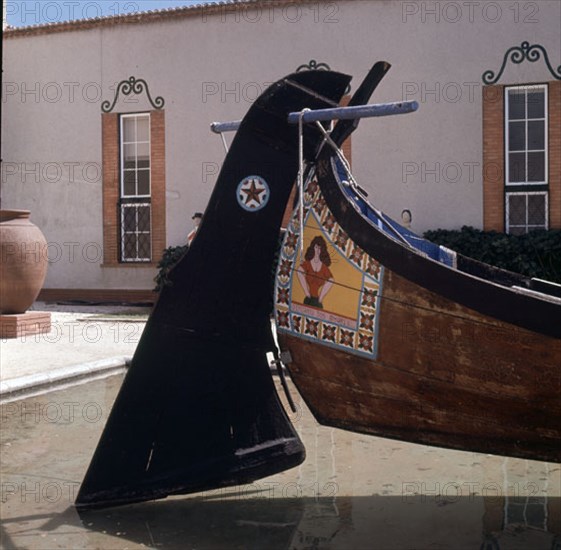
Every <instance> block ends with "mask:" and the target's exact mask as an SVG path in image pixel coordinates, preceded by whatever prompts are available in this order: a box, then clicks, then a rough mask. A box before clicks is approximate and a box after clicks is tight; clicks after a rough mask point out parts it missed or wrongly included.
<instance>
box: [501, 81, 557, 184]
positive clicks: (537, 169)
mask: <svg viewBox="0 0 561 550" xmlns="http://www.w3.org/2000/svg"><path fill="white" fill-rule="evenodd" d="M505 118H506V121H505V130H506V143H505V151H506V154H507V158H506V163H505V164H506V175H507V177H506V184H507V185H521V184H525V185H540V184H541V185H545V184H547V86H545V85H535V86H516V87H508V88H506V97H505Z"/></svg>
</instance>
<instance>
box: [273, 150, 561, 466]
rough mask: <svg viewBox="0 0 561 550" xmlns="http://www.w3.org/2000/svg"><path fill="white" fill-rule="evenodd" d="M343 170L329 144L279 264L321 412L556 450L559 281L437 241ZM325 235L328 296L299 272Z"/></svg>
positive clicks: (294, 338)
mask: <svg viewBox="0 0 561 550" xmlns="http://www.w3.org/2000/svg"><path fill="white" fill-rule="evenodd" d="M343 172H344V171H343V170H342V168H341V165H340V162H339V161H338V160H337V159H336V157H335V154H334V153H333V151H329V150H324V151H323V152H322V155H321V156H320V158H319V159H318V162H317V164H316V176H315V178H314V179H312V180H311V182H310V184H309V186H308V188H307V190H306V193H305V195H304V197H305V198H304V208H305V222H304V235H303V240H304V244H303V247H302V246H301V243H300V239H301V238H302V236H301V234H300V229H299V219H298V213H297V212H295V214H294V216H293V218H292V222H291V224H290V225H289V228H288V231H287V235H286V237H285V240H284V244H283V247H282V249H281V258H280V263H279V270H278V273H277V289H276V321H277V330H278V333H279V341H280V344H281V349H282V350H283V351H284V352H289V354H290V356H291V361H290V363H289V364H288V365H287V366H288V368H289V370H290V373H291V375H292V378H293V380H294V382H295V384H296V386H297V387H298V389H299V391H300V393H301V394H302V396H303V397H304V399H305V400H306V402H307V404H308V406H309V407H310V409H311V410H312V412H313V413H314V415H315V416H316V418H317V419H318V421H319V422H320V423H322V424H326V425H331V426H335V427H339V428H343V429H347V430H351V431H356V432H361V433H368V434H373V435H379V436H383V437H390V438H396V439H401V440H406V441H411V442H416V443H423V444H429V445H436V446H440V447H449V448H454V449H462V450H471V451H478V452H487V453H493V454H499V455H507V456H515V457H522V458H530V459H536V460H545V461H553V462H560V461H561V323H560V322H559V320H560V319H561V299H560V298H559V297H557V296H556V295H555V294H556V292H557V288H556V285H553V284H552V285H547V284H546V285H545V289H551V293H549V294H547V293H544V292H539V291H536V290H535V289H532V286H533V282H532V280H530V279H529V278H526V277H523V276H520V275H517V274H514V273H509V272H505V271H503V270H498V269H496V268H492V267H491V266H486V265H485V264H479V263H478V262H474V261H472V260H470V259H468V258H465V257H462V256H460V255H456V254H455V253H453V252H452V251H442V250H440V249H439V247H437V246H436V245H433V244H432V243H428V242H427V241H424V240H423V239H421V238H420V237H417V236H415V235H414V234H412V233H411V232H409V231H408V230H406V229H405V228H402V227H401V226H399V225H398V224H397V223H396V222H394V221H393V220H390V219H389V218H388V217H387V216H384V215H383V214H382V213H380V212H378V211H376V210H375V209H374V208H373V207H372V206H371V205H369V204H368V202H367V201H366V199H365V198H364V197H362V196H361V195H360V192H359V191H358V190H357V189H356V188H354V187H353V186H352V185H350V184H349V183H348V182H346V181H344V179H343V177H342V175H341V174H343ZM343 176H344V174H343ZM318 237H321V238H322V239H324V241H325V243H326V245H327V251H328V254H329V256H330V258H331V266H330V268H329V269H330V275H331V281H330V282H331V285H332V286H331V288H330V290H329V291H328V293H327V294H326V295H325V297H324V299H323V303H321V305H320V307H318V305H317V304H316V305H311V306H310V305H306V304H305V292H306V290H305V289H304V288H303V285H302V283H301V281H300V280H299V278H298V277H297V276H296V275H295V273H297V272H298V270H299V269H301V268H300V267H299V266H301V265H302V254H301V252H300V249H301V248H303V250H306V249H307V248H308V247H309V245H310V243H311V242H312V240H313V239H314V238H318ZM431 256H432V257H431ZM476 273H478V274H479V276H478V275H476ZM484 277H487V278H484ZM541 288H542V289H543V288H544V287H543V286H542V287H541Z"/></svg>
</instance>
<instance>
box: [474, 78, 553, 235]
mask: <svg viewBox="0 0 561 550" xmlns="http://www.w3.org/2000/svg"><path fill="white" fill-rule="evenodd" d="M482 115H483V174H482V176H483V227H484V229H485V230H486V231H491V230H493V231H507V232H509V233H527V232H528V231H532V230H533V229H541V228H545V229H559V228H561V151H560V149H559V144H560V143H561V81H559V80H552V81H549V82H544V83H540V84H531V83H528V84H519V83H516V84H513V85H503V84H495V85H490V86H484V87H483V92H482Z"/></svg>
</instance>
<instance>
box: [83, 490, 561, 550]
mask: <svg viewBox="0 0 561 550" xmlns="http://www.w3.org/2000/svg"><path fill="white" fill-rule="evenodd" d="M559 500H560V499H559V498H557V499H549V504H550V505H552V504H553V507H557V510H559ZM444 502H445V501H443V500H441V501H437V500H435V501H433V502H424V503H420V502H418V503H411V502H406V501H404V500H403V499H402V498H400V497H387V496H386V497H383V496H372V497H341V498H338V497H335V498H318V499H313V498H300V499H282V498H280V499H269V498H255V497H252V498H250V499H248V498H244V496H243V494H242V495H239V494H238V495H232V494H231V496H230V497H229V498H228V499H227V500H217V499H207V498H185V499H177V498H175V499H171V500H166V501H161V502H153V503H145V504H138V505H133V506H127V507H123V508H120V509H119V508H116V509H113V510H111V511H108V510H106V511H90V512H86V513H84V514H83V515H82V521H83V524H84V526H86V527H87V528H88V529H90V530H93V531H96V532H98V533H106V534H107V535H112V536H116V537H120V538H124V539H127V540H128V541H131V542H134V543H135V544H143V545H146V546H149V547H156V548H179V547H184V548H198V549H199V548H200V549H217V548H247V549H258V548H259V549H261V548H267V549H294V550H300V549H309V548H339V549H349V548H353V549H362V548H365V549H366V548H380V549H383V550H391V549H398V548H399V549H411V548H418V549H425V548H427V549H428V548H431V549H432V548H438V549H450V548H459V549H464V548H466V549H467V548H475V549H477V548H481V549H485V550H491V549H493V550H498V549H499V548H500V549H502V550H507V549H510V548H512V549H514V548H520V549H522V548H524V549H530V548H531V549H542V548H543V549H544V550H545V549H547V550H552V549H553V548H556V550H557V548H558V547H556V546H555V545H556V544H557V545H559V540H560V539H559V537H558V536H557V537H555V534H554V533H553V532H551V531H548V530H547V529H545V530H544V529H540V528H534V527H532V526H530V525H529V524H527V523H525V522H520V523H510V524H509V525H508V526H506V528H505V526H503V524H502V521H503V520H502V519H501V518H502V513H503V512H504V510H503V508H502V506H501V503H500V502H499V500H498V499H483V498H480V497H473V498H463V497H462V498H461V499H459V500H455V501H454V502H453V503H448V504H444ZM481 510H484V515H483V523H482V521H481V520H482V517H481V515H479V517H478V514H479V513H480V511H481ZM550 512H552V513H555V512H554V508H549V509H548V511H547V513H550ZM557 521H558V520H557ZM482 527H483V529H482ZM557 535H559V533H557ZM556 541H557V542H556Z"/></svg>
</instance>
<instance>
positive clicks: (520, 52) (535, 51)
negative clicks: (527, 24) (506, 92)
mask: <svg viewBox="0 0 561 550" xmlns="http://www.w3.org/2000/svg"><path fill="white" fill-rule="evenodd" d="M542 54H543V58H544V61H545V64H546V65H547V68H548V69H549V72H550V73H551V74H552V75H553V77H554V78H556V79H557V80H561V65H559V67H557V69H554V68H553V67H552V66H551V63H550V62H549V57H548V55H547V51H546V50H545V48H544V47H543V46H541V45H540V44H533V45H532V46H530V43H529V42H522V44H521V45H520V46H513V47H512V48H510V49H508V50H507V52H506V53H505V56H504V58H503V64H502V65H501V68H500V69H499V74H498V75H497V76H495V73H494V72H493V71H491V70H488V71H485V72H484V73H483V76H482V79H483V83H484V84H496V83H497V82H498V81H499V79H500V78H501V76H502V74H503V71H504V70H505V66H506V63H507V61H508V57H509V56H510V60H511V61H512V62H513V63H516V64H520V63H522V61H524V60H527V61H530V63H534V62H536V61H538V60H539V59H541V56H542Z"/></svg>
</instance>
